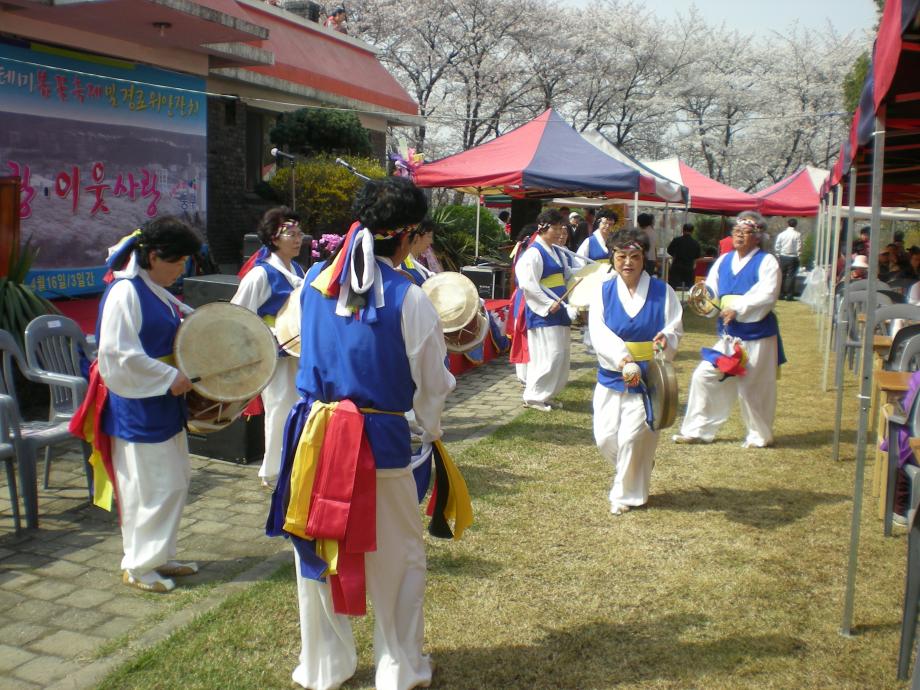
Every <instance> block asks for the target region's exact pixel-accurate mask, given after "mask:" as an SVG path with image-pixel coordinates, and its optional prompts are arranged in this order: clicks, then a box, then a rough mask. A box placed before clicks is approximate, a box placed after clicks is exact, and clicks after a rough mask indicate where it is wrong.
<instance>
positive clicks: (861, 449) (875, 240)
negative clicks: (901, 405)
mask: <svg viewBox="0 0 920 690" xmlns="http://www.w3.org/2000/svg"><path fill="white" fill-rule="evenodd" d="M884 128H885V113H884V110H882V111H881V112H880V113H879V114H878V115H876V118H875V132H873V135H874V137H875V141H874V142H873V143H872V226H871V227H872V229H871V230H870V234H869V282H868V284H867V286H866V288H867V289H866V328H865V331H863V352H862V377H861V378H862V383H861V385H860V389H859V426H858V427H857V431H856V477H855V481H854V482H853V484H854V487H853V519H852V520H851V523H850V558H849V563H848V566H847V588H846V596H845V599H844V604H843V624H842V625H841V633H842V634H843V635H850V634H851V629H852V624H853V598H854V595H855V590H856V560H857V552H858V551H859V523H860V518H861V517H862V498H863V479H864V475H865V469H866V435H867V427H868V425H869V399H870V397H871V393H872V370H873V366H874V362H873V361H872V360H873V357H872V334H873V333H875V296H876V295H875V287H876V283H877V277H878V276H877V273H878V245H879V237H880V233H881V223H882V178H883V176H884V174H885V173H884V168H885V129H884Z"/></svg>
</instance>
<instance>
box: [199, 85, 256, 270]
mask: <svg viewBox="0 0 920 690" xmlns="http://www.w3.org/2000/svg"><path fill="white" fill-rule="evenodd" d="M245 189H246V106H245V105H244V104H243V103H240V102H239V101H232V100H228V99H223V98H209V99H208V244H209V246H210V247H211V255H212V256H213V257H214V260H215V261H216V262H217V263H219V264H232V263H238V262H239V260H240V252H241V250H242V246H243V235H244V234H246V233H247V232H250V230H249V228H252V227H254V225H252V224H248V225H247V224H246V223H245V220H244V218H245V215H246V214H245V210H246V202H245V198H244V197H245Z"/></svg>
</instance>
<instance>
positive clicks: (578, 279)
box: [550, 278, 584, 309]
mask: <svg viewBox="0 0 920 690" xmlns="http://www.w3.org/2000/svg"><path fill="white" fill-rule="evenodd" d="M582 280H584V278H575V279H574V280H573V281H572V287H570V288H569V289H568V290H566V291H565V292H563V293H562V296H561V297H560V298H559V299H557V300H556V301H555V302H553V306H552V307H550V309H552V308H553V307H558V306H559V305H560V304H562V303H563V302H564V301H565V298H566V297H568V296H569V295H570V294H571V293H572V290H574V289H575V288H576V287H577V286H578V284H579V283H580V282H581V281H582Z"/></svg>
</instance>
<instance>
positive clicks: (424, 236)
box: [400, 218, 434, 287]
mask: <svg viewBox="0 0 920 690" xmlns="http://www.w3.org/2000/svg"><path fill="white" fill-rule="evenodd" d="M433 241H434V221H433V220H431V219H430V218H426V219H425V220H423V221H422V222H421V223H419V225H418V228H417V229H416V230H415V232H414V233H413V234H412V239H411V244H410V245H409V256H407V257H406V259H405V260H404V261H403V262H402V264H401V265H400V269H402V270H403V271H405V272H406V273H408V274H409V275H410V276H411V278H412V282H414V283H415V284H416V285H418V286H419V287H421V285H422V283H424V282H425V281H426V280H428V279H429V278H430V277H431V276H433V275H434V271H432V270H431V269H429V268H428V267H427V266H425V265H424V264H423V263H421V262H420V261H419V260H418V257H420V256H422V254H424V253H425V252H427V251H428V248H429V247H430V246H431V243H432V242H433Z"/></svg>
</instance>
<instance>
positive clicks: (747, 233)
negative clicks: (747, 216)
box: [732, 229, 757, 237]
mask: <svg viewBox="0 0 920 690" xmlns="http://www.w3.org/2000/svg"><path fill="white" fill-rule="evenodd" d="M756 234H757V233H756V232H755V231H754V230H737V229H736V230H732V235H734V236H735V237H750V236H751V235H756Z"/></svg>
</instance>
